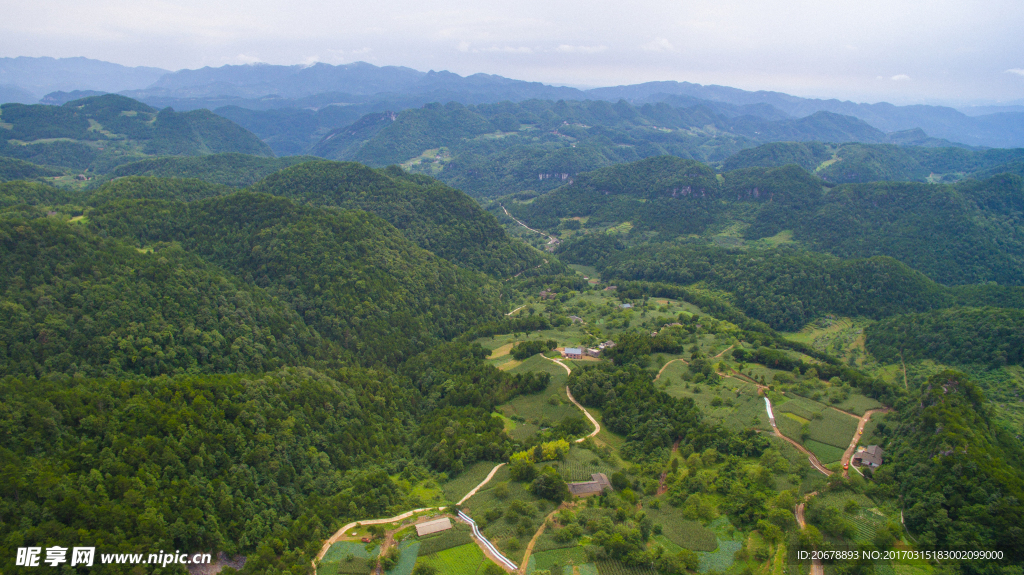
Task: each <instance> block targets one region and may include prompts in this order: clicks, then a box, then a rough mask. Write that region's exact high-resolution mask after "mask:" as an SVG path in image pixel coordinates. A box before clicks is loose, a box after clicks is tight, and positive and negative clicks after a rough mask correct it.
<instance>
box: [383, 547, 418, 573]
mask: <svg viewBox="0 0 1024 575" xmlns="http://www.w3.org/2000/svg"><path fill="white" fill-rule="evenodd" d="M419 549H420V542H419V541H403V542H402V543H401V544H400V545H399V546H398V552H399V556H398V563H397V564H395V566H394V567H392V568H391V569H390V570H388V571H386V573H387V575H412V570H413V568H415V567H416V558H417V557H418V555H419Z"/></svg>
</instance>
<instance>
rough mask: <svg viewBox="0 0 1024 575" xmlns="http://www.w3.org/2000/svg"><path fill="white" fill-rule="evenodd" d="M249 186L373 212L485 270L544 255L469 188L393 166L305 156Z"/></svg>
mask: <svg viewBox="0 0 1024 575" xmlns="http://www.w3.org/2000/svg"><path fill="white" fill-rule="evenodd" d="M252 189H253V190H254V191H257V192H263V193H268V194H273V195H276V196H284V197H288V198H292V199H294V200H296V201H299V202H303V203H307V204H310V205H314V206H328V207H337V208H345V209H358V210H365V211H367V212H371V213H374V214H377V215H378V216H380V217H382V218H384V219H385V220H387V221H388V222H390V223H391V224H392V225H394V226H395V227H397V228H398V229H399V230H400V231H401V232H402V233H403V234H404V235H405V236H406V237H407V238H409V239H410V240H412V241H413V242H415V243H416V244H417V245H419V246H420V247H421V248H423V249H426V250H429V251H431V252H433V253H434V254H436V255H438V256H440V257H443V258H445V259H448V260H449V261H451V262H453V263H456V264H458V265H460V266H463V267H466V268H469V269H473V270H478V271H483V272H486V273H488V274H492V275H496V276H502V277H505V276H512V275H515V274H518V273H520V272H522V271H524V270H526V269H529V268H533V267H536V266H539V265H541V263H542V259H541V255H540V254H539V253H537V252H536V251H535V250H533V249H532V248H530V247H529V246H527V245H526V244H524V243H522V242H518V241H513V240H512V239H510V238H509V237H508V235H507V234H506V233H505V230H504V229H503V228H502V227H501V225H499V224H498V222H497V220H495V218H494V216H492V215H491V214H489V213H487V212H485V211H484V210H482V209H481V208H480V207H479V205H477V203H476V202H474V201H473V200H472V199H471V198H470V197H469V196H467V195H466V194H464V193H462V192H460V191H458V190H456V189H453V188H449V187H448V186H445V185H444V184H440V183H438V182H437V181H436V180H434V179H432V178H428V177H426V176H417V175H411V174H408V173H406V172H404V171H402V170H400V169H397V168H388V169H385V170H373V169H370V168H368V167H366V166H364V165H362V164H356V163H339V162H327V161H315V162H306V163H303V164H300V165H298V166H294V167H291V168H288V169H285V170H281V171H279V172H277V173H275V174H272V175H271V176H269V177H267V178H266V179H264V180H262V181H261V182H259V183H258V184H256V185H255V186H253V188H252Z"/></svg>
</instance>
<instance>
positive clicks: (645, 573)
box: [597, 560, 657, 575]
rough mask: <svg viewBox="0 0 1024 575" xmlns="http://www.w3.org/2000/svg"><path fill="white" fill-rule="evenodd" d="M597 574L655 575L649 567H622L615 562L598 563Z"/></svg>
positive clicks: (622, 565)
mask: <svg viewBox="0 0 1024 575" xmlns="http://www.w3.org/2000/svg"><path fill="white" fill-rule="evenodd" d="M597 572H598V574H599V575H657V572H656V571H655V570H654V569H651V568H650V567H639V566H632V565H624V564H622V563H619V562H618V561H615V560H606V561H598V562H597Z"/></svg>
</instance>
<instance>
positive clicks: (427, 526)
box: [416, 517, 452, 537]
mask: <svg viewBox="0 0 1024 575" xmlns="http://www.w3.org/2000/svg"><path fill="white" fill-rule="evenodd" d="M451 528H452V520H451V519H448V518H447V517H442V518H440V519H435V520H433V521H427V522H426V523H419V524H417V525H416V535H419V536H420V537H423V536H424V535H432V534H434V533H440V532H441V531H447V530H448V529H451Z"/></svg>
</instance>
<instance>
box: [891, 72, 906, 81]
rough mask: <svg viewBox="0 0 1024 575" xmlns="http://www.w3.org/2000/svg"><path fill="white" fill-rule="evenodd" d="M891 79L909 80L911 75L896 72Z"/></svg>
mask: <svg viewBox="0 0 1024 575" xmlns="http://www.w3.org/2000/svg"><path fill="white" fill-rule="evenodd" d="M889 79H890V80H895V81H897V82H904V81H906V80H909V79H910V76H907V75H906V74H896V75H895V76H893V77H892V78H889Z"/></svg>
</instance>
